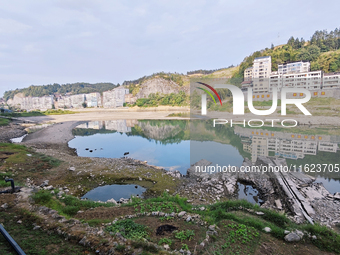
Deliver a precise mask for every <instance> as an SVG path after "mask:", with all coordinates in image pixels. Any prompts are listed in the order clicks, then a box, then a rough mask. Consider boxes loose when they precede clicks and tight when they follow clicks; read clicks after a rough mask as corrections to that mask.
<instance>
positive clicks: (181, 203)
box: [129, 192, 192, 213]
mask: <svg viewBox="0 0 340 255" xmlns="http://www.w3.org/2000/svg"><path fill="white" fill-rule="evenodd" d="M129 205H132V206H134V207H135V211H136V212H140V213H143V212H156V211H159V212H179V211H181V210H183V211H191V209H192V206H191V205H190V204H188V203H187V199H186V198H182V197H180V196H179V195H176V196H170V195H169V194H168V193H167V192H164V193H163V194H162V196H159V197H156V198H149V199H145V200H144V199H140V198H135V197H134V198H132V203H131V204H129Z"/></svg>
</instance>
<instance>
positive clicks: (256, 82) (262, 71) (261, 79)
mask: <svg viewBox="0 0 340 255" xmlns="http://www.w3.org/2000/svg"><path fill="white" fill-rule="evenodd" d="M271 72H272V58H271V56H264V57H259V58H255V59H254V61H253V72H252V80H253V90H254V93H261V92H267V91H268V90H269V76H270V74H271Z"/></svg>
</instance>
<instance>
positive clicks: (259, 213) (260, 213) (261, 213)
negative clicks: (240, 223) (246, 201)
mask: <svg viewBox="0 0 340 255" xmlns="http://www.w3.org/2000/svg"><path fill="white" fill-rule="evenodd" d="M256 215H264V212H256Z"/></svg>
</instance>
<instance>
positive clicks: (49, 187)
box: [44, 185, 54, 190]
mask: <svg viewBox="0 0 340 255" xmlns="http://www.w3.org/2000/svg"><path fill="white" fill-rule="evenodd" d="M52 189H54V188H53V186H52V185H50V186H47V187H44V190H52Z"/></svg>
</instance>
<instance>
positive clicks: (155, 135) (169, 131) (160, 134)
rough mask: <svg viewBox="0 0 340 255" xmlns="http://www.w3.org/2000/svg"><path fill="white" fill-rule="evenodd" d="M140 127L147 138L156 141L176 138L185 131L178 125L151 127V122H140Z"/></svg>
mask: <svg viewBox="0 0 340 255" xmlns="http://www.w3.org/2000/svg"><path fill="white" fill-rule="evenodd" d="M138 125H139V126H140V127H141V129H142V130H143V132H144V135H145V136H146V137H148V138H151V139H155V140H165V139H168V138H171V137H174V136H176V135H177V134H178V133H179V132H181V131H182V130H183V129H182V128H181V127H180V126H177V125H176V126H173V125H166V124H161V125H151V124H150V123H149V122H139V123H138Z"/></svg>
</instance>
